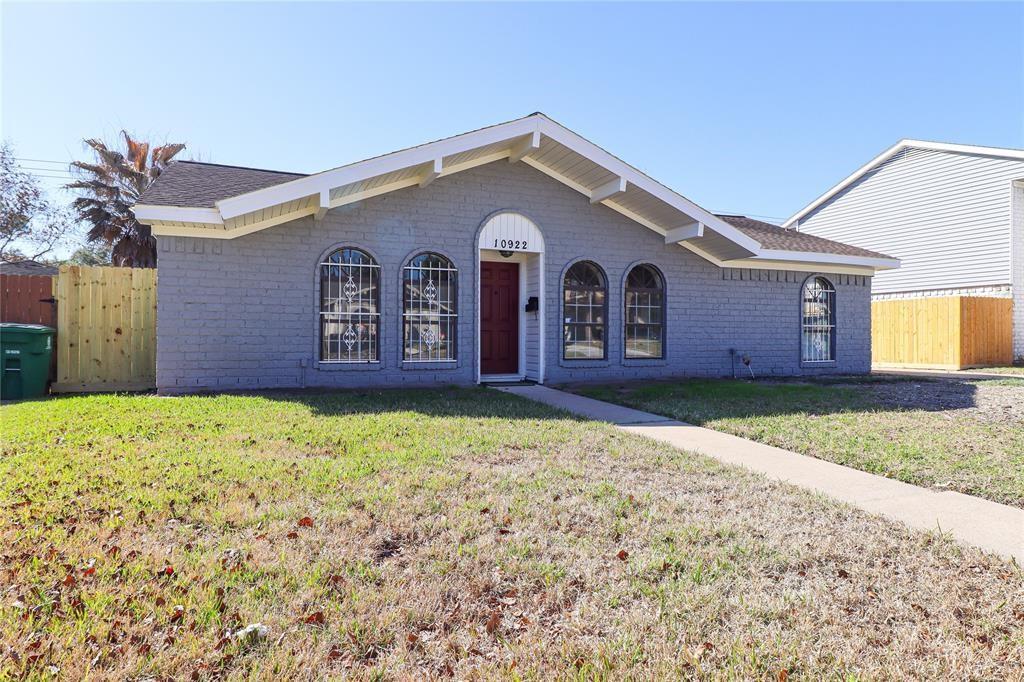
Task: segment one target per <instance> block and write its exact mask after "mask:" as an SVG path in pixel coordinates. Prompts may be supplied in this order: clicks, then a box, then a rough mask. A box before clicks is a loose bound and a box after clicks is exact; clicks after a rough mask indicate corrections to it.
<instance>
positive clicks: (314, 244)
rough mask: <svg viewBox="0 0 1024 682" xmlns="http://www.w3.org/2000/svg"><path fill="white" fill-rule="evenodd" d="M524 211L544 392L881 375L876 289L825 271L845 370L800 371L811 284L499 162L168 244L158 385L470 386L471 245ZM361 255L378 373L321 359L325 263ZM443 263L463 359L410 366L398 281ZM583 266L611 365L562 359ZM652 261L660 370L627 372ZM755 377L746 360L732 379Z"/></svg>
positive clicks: (162, 272)
mask: <svg viewBox="0 0 1024 682" xmlns="http://www.w3.org/2000/svg"><path fill="white" fill-rule="evenodd" d="M499 209H509V210H514V211H519V212H521V213H523V214H524V215H526V216H528V217H530V218H531V219H532V220H533V221H535V222H536V223H537V225H538V226H539V227H540V229H541V231H542V232H543V234H544V239H545V245H546V254H545V270H546V272H545V278H546V280H545V291H546V300H545V301H544V302H543V305H544V306H545V307H546V308H545V309H546V320H545V324H546V334H547V339H548V341H547V344H546V352H545V354H546V358H545V364H546V370H545V373H546V382H548V383H557V382H564V381H579V380H600V379H629V378H646V377H665V376H674V375H684V374H685V375H699V376H728V375H729V374H731V372H732V358H731V356H730V354H729V349H730V348H735V349H738V350H740V351H742V352H746V353H748V354H749V355H750V356H751V357H752V358H753V365H752V366H753V368H754V371H755V373H756V374H758V375H796V374H802V373H830V372H832V373H838V372H841V373H859V372H867V371H869V369H870V357H871V338H870V336H871V330H870V326H871V323H870V314H871V311H870V289H871V280H870V278H868V277H862V276H852V275H838V274H829V273H827V272H825V273H822V274H825V275H826V276H827V277H829V278H830V279H831V281H832V282H833V284H834V285H835V286H836V290H837V301H838V303H837V311H838V312H837V315H838V320H837V322H838V335H837V344H836V345H837V359H836V361H835V362H834V363H829V364H827V365H813V366H812V365H803V364H802V363H801V362H800V355H799V352H800V351H799V348H800V343H799V341H800V287H801V284H802V283H803V281H804V280H805V279H806V278H807V277H808V276H809V273H803V272H789V271H769V270H747V269H720V268H718V267H716V266H714V265H712V264H711V263H709V262H707V261H705V260H704V259H702V258H700V257H699V256H696V255H695V254H693V253H691V252H690V251H688V250H686V249H683V248H681V247H679V246H675V245H671V246H669V245H666V244H665V243H664V240H663V238H662V237H660V236H658V235H657V234H655V233H654V232H652V231H650V230H648V229H646V228H644V227H641V226H640V225H637V224H636V223H634V222H632V221H630V220H628V219H627V218H625V217H623V216H622V215H620V214H619V213H617V212H615V211H613V210H611V209H609V208H607V207H604V206H600V205H597V206H592V205H591V204H590V203H589V201H588V200H587V199H586V198H585V197H583V196H582V195H580V194H579V193H577V192H575V191H573V190H572V189H570V188H568V187H565V186H564V185H562V184H560V183H558V182H557V181H555V180H552V179H550V178H548V177H547V176H545V175H543V174H541V173H540V172H538V171H536V170H534V169H532V168H530V167H529V166H526V165H525V164H509V163H507V162H505V161H499V162H495V163H492V164H488V165H486V166H481V167H478V168H476V169H473V170H469V171H465V172H462V173H458V174H456V175H452V176H449V177H446V178H442V179H439V180H437V181H435V182H434V183H432V184H431V185H430V186H429V187H426V188H417V187H414V188H409V189H404V190H400V191H398V192H394V193H391V194H387V195H383V196H380V197H376V198H373V199H370V200H368V201H364V202H361V203H358V204H353V205H349V206H344V207H340V208H337V209H334V210H332V211H330V212H329V213H328V214H327V216H326V217H325V219H324V220H323V221H322V222H321V223H320V224H317V223H316V222H315V221H314V220H313V219H312V218H311V217H310V218H304V219H300V220H296V221H293V222H291V223H287V224H284V225H279V226H276V227H273V228H270V229H267V230H264V231H261V232H256V233H253V234H250V235H246V236H243V237H239V238H237V239H233V240H213V239H196V238H184V237H163V238H160V239H159V240H158V241H159V245H158V248H159V284H158V322H157V334H158V342H157V385H158V388H159V389H160V391H162V392H165V393H173V392H184V391H194V390H203V389H213V390H231V389H250V388H272V387H295V386H310V387H312V386H339V387H341V386H384V385H388V386H402V385H431V384H469V383H472V382H473V381H475V366H476V362H475V356H476V330H475V325H476V305H477V300H476V299H477V292H476V291H474V288H475V287H474V283H475V281H476V269H477V267H478V265H477V251H476V235H477V231H478V229H479V227H480V225H481V223H482V222H483V221H484V220H485V219H486V218H487V216H488V215H490V214H491V213H493V212H495V211H496V210H499ZM339 246H355V247H359V248H362V249H364V250H366V251H368V252H369V253H371V254H372V255H373V256H374V257H375V258H376V259H377V260H378V262H379V263H380V264H381V266H382V273H381V287H382V290H381V303H382V308H383V310H382V316H381V341H380V343H381V358H380V362H379V363H377V364H374V365H320V364H319V363H318V362H317V348H318V335H319V327H318V314H317V312H318V307H317V295H318V292H317V287H318V282H317V263H318V262H319V261H320V258H321V257H322V256H323V255H324V254H325V253H327V252H329V251H330V250H332V249H333V248H336V247H339ZM424 250H433V251H439V252H441V253H444V254H445V255H447V256H448V257H450V258H451V259H452V260H453V261H454V263H455V265H456V267H458V268H459V282H460V292H459V315H460V317H459V340H458V345H459V347H458V360H457V361H456V362H455V363H452V364H449V365H443V366H429V365H428V366H422V365H421V366H413V365H408V364H403V363H402V361H401V345H400V335H401V331H400V330H401V325H400V313H401V287H400V277H401V274H400V273H401V268H402V266H403V264H404V263H405V261H406V260H407V259H408V258H409V257H410V256H412V255H414V254H416V253H419V252H421V251H424ZM581 257H585V258H588V259H591V260H594V261H595V262H597V263H598V264H599V265H601V267H602V268H604V270H605V272H606V274H607V276H608V282H609V318H610V319H609V326H608V360H606V361H565V360H562V359H561V343H560V340H561V334H562V332H561V325H560V315H561V305H560V304H561V286H560V279H561V276H562V273H563V271H564V269H565V267H566V265H567V264H568V263H570V262H571V261H573V260H575V259H577V258H581ZM637 262H649V263H653V264H654V265H656V266H657V267H658V268H660V269H661V271H662V272H663V273H664V275H665V279H666V282H667V322H668V327H667V343H666V358H665V359H664V360H651V361H639V360H624V359H623V357H622V355H623V339H622V318H623V314H622V309H621V308H622V305H623V291H622V288H623V281H624V277H625V273H626V269H627V268H628V267H629V265H630V264H633V263H637ZM740 370H742V371H743V372H746V371H747V370H746V369H745V368H744V367H742V366H741V365H739V363H737V371H740Z"/></svg>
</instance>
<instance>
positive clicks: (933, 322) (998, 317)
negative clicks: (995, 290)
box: [871, 296, 1013, 369]
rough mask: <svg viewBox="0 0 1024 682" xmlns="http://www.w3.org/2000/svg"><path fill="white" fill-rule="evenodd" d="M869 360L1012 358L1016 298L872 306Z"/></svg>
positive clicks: (933, 362) (954, 365) (972, 362)
mask: <svg viewBox="0 0 1024 682" xmlns="http://www.w3.org/2000/svg"><path fill="white" fill-rule="evenodd" d="M871 361H872V363H873V364H875V365H879V366H883V367H886V366H889V367H906V368H936V369H964V368H966V367H984V366H986V365H987V366H994V365H1008V364H1010V363H1011V362H1012V361H1013V301H1012V300H1011V299H1009V298H987V297H981V296H935V297H927V298H912V299H896V300H889V301H874V302H872V304H871Z"/></svg>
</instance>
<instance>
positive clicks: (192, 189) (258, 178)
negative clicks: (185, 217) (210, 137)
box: [139, 161, 306, 208]
mask: <svg viewBox="0 0 1024 682" xmlns="http://www.w3.org/2000/svg"><path fill="white" fill-rule="evenodd" d="M304 177H306V175H305V173H283V172H281V171H271V170H261V169H259V168H245V167H242V166H222V165H220V164H218V163H202V162H200V161H176V162H174V163H172V164H171V165H170V166H168V167H167V168H166V169H165V170H164V172H163V173H161V174H160V177H159V178H157V179H156V182H154V183H153V184H152V185H150V186H149V187H148V188H147V189H146V191H145V192H143V193H142V196H141V197H140V198H139V203H140V204H147V205H150V206H190V207H200V208H213V207H214V202H217V201H220V200H221V199H227V198H228V197H234V196H238V195H239V194H245V193H246V192H255V191H256V190H258V189H264V188H266V187H271V186H272V185H280V184H281V183H282V182H288V181H290V180H297V179H299V178H304Z"/></svg>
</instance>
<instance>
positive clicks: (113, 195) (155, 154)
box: [67, 130, 185, 268]
mask: <svg viewBox="0 0 1024 682" xmlns="http://www.w3.org/2000/svg"><path fill="white" fill-rule="evenodd" d="M121 135H122V136H123V137H124V150H123V151H121V150H117V149H111V148H110V147H108V146H107V145H106V144H105V143H104V142H102V141H100V140H95V139H90V140H85V144H87V145H88V146H89V147H90V148H91V149H92V150H93V152H95V154H96V161H95V163H87V162H85V161H74V162H72V163H71V166H72V167H73V168H75V169H77V170H78V171H79V179H78V180H76V181H75V182H72V183H71V184H69V185H67V188H68V189H76V190H82V191H83V192H84V194H83V196H79V197H78V198H77V199H75V200H74V202H72V206H74V208H75V211H76V212H77V213H78V217H79V218H80V219H81V220H83V221H84V222H86V223H87V224H89V225H91V227H90V228H89V232H88V235H87V236H88V239H89V241H98V242H103V243H104V244H106V245H107V246H109V247H111V260H112V261H113V263H114V265H127V266H132V267H137V268H152V267H156V240H154V239H153V235H152V234H151V233H150V229H149V226H148V225H143V224H141V223H140V222H139V221H137V220H136V219H135V214H134V213H132V210H131V208H132V206H133V205H134V204H135V203H136V202H137V201H138V200H139V197H140V196H141V195H142V192H143V191H144V190H145V189H146V188H147V187H149V186H150V185H151V184H152V183H153V181H154V180H156V179H157V178H158V177H159V176H160V174H161V173H162V172H163V171H164V169H165V168H166V167H167V164H168V163H169V162H170V161H171V159H172V158H174V155H175V154H177V153H178V152H180V151H181V150H182V149H184V148H185V145H183V144H165V145H161V146H159V147H154V148H153V150H152V152H150V146H149V143H148V142H140V141H138V140H135V139H133V138H132V136H131V135H129V134H128V132H127V131H124V130H122V131H121Z"/></svg>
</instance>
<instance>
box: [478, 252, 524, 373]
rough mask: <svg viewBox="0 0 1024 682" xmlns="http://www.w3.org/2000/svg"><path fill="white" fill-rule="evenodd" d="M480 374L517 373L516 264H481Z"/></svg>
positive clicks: (517, 296) (517, 302) (517, 300)
mask: <svg viewBox="0 0 1024 682" xmlns="http://www.w3.org/2000/svg"><path fill="white" fill-rule="evenodd" d="M480 373H481V374H518V373H519V263H492V262H489V261H483V262H481V263H480Z"/></svg>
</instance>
